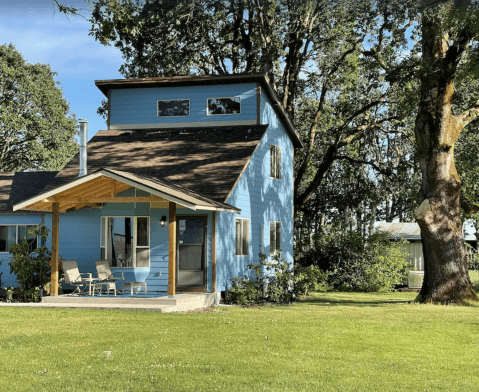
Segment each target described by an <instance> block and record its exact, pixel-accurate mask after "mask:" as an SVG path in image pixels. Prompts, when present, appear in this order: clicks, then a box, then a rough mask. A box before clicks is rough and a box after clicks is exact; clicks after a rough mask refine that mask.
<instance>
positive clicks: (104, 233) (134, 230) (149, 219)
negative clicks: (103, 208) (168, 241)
mask: <svg viewBox="0 0 479 392" xmlns="http://www.w3.org/2000/svg"><path fill="white" fill-rule="evenodd" d="M109 218H132V219H133V232H132V237H133V244H132V250H131V252H132V265H133V266H132V267H112V266H110V268H112V269H114V268H122V269H125V268H127V269H137V268H151V218H150V217H149V216H148V215H105V216H102V217H101V219H100V259H102V256H101V250H102V248H104V249H105V257H106V260H108V246H107V243H108V241H107V238H108V229H107V228H108V225H107V224H106V222H108V219H109ZM138 218H147V219H148V247H147V246H139V247H138V246H137V241H138V238H137V234H138V223H137V219H138ZM103 219H105V224H104V225H103V223H102V221H103ZM102 225H103V226H104V227H103V229H104V232H103V239H104V241H105V245H103V246H102V243H101V230H102ZM147 248H148V265H147V266H146V267H137V266H136V250H137V249H147Z"/></svg>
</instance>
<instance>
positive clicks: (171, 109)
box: [158, 99, 190, 117]
mask: <svg viewBox="0 0 479 392" xmlns="http://www.w3.org/2000/svg"><path fill="white" fill-rule="evenodd" d="M189 115H190V100H189V99H170V100H162V101H158V117H182V116H189Z"/></svg>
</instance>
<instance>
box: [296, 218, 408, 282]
mask: <svg viewBox="0 0 479 392" xmlns="http://www.w3.org/2000/svg"><path fill="white" fill-rule="evenodd" d="M300 263H302V264H303V265H316V266H317V267H319V268H320V269H321V270H322V271H324V272H326V273H327V279H328V283H329V284H330V286H331V287H332V288H335V289H339V290H348V291H388V290H391V289H393V288H394V287H395V286H396V285H404V284H406V283H407V273H408V271H409V270H410V269H411V268H412V265H411V263H410V261H409V258H408V255H407V254H406V253H405V252H404V251H403V249H402V243H401V242H391V241H390V240H389V236H388V235H387V234H386V233H380V232H375V233H373V234H371V235H370V236H368V237H364V236H363V235H362V234H361V233H358V232H356V231H350V230H344V229H342V228H340V227H329V228H328V231H325V232H322V233H321V234H317V235H315V236H314V248H313V249H312V250H311V252H310V253H309V254H308V255H306V256H305V257H303V259H302V260H300Z"/></svg>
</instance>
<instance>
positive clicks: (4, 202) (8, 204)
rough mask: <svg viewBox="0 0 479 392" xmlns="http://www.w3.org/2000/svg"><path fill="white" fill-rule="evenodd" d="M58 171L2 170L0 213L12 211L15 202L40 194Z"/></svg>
mask: <svg viewBox="0 0 479 392" xmlns="http://www.w3.org/2000/svg"><path fill="white" fill-rule="evenodd" d="M57 173H58V172H17V173H13V172H0V213H12V211H13V210H12V207H13V205H14V204H17V203H20V202H21V201H23V200H26V199H29V198H30V197H33V196H35V195H36V194H38V193H39V192H40V191H41V190H42V189H43V188H44V187H45V186H46V185H47V184H48V183H49V182H51V181H52V180H53V178H54V177H55V175H56V174H57ZM21 213H24V212H21Z"/></svg>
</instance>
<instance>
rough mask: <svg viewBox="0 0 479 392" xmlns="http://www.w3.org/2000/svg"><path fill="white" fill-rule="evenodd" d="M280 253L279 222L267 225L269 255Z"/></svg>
mask: <svg viewBox="0 0 479 392" xmlns="http://www.w3.org/2000/svg"><path fill="white" fill-rule="evenodd" d="M277 252H281V222H276V221H271V222H270V223H269V254H270V255H271V256H272V255H274V254H275V253H277Z"/></svg>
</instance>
